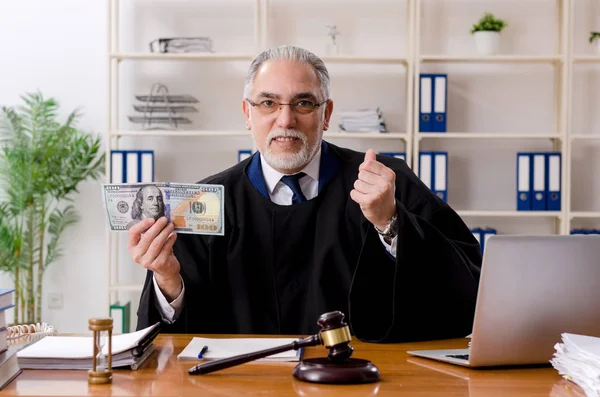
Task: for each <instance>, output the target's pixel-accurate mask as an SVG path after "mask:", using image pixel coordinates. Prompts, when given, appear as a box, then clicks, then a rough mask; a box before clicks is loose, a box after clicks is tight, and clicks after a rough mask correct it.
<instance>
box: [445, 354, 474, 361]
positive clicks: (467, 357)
mask: <svg viewBox="0 0 600 397" xmlns="http://www.w3.org/2000/svg"><path fill="white" fill-rule="evenodd" d="M446 357H452V358H460V359H461V360H467V361H468V360H469V355H468V354H446Z"/></svg>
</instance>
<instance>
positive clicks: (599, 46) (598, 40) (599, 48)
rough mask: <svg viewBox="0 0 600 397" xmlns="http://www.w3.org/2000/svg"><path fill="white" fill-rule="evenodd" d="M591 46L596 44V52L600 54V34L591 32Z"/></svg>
mask: <svg viewBox="0 0 600 397" xmlns="http://www.w3.org/2000/svg"><path fill="white" fill-rule="evenodd" d="M590 44H595V48H596V52H598V53H600V32H590Z"/></svg>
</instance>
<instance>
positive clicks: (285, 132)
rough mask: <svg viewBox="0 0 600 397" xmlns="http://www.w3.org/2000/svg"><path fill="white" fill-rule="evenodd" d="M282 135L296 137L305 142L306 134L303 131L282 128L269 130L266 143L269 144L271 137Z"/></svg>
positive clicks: (283, 136)
mask: <svg viewBox="0 0 600 397" xmlns="http://www.w3.org/2000/svg"><path fill="white" fill-rule="evenodd" d="M278 137H282V138H298V139H300V140H302V142H306V140H307V139H306V135H305V134H304V133H303V132H300V131H298V130H284V129H279V130H275V131H271V132H270V133H269V135H267V144H270V143H271V141H273V139H275V138H278Z"/></svg>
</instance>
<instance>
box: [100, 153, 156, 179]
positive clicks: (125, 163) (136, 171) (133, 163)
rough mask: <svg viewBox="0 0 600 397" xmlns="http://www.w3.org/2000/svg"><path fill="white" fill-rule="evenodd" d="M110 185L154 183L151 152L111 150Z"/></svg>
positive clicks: (152, 154)
mask: <svg viewBox="0 0 600 397" xmlns="http://www.w3.org/2000/svg"><path fill="white" fill-rule="evenodd" d="M110 160H111V161H110V182H111V183H141V182H144V183H146V182H154V151H153V150H112V151H111V152H110Z"/></svg>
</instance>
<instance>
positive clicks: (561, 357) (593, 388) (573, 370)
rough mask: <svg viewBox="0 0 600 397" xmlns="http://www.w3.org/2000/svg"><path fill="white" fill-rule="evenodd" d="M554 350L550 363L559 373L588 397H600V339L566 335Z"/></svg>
mask: <svg viewBox="0 0 600 397" xmlns="http://www.w3.org/2000/svg"><path fill="white" fill-rule="evenodd" d="M554 349H555V350H556V352H555V353H554V357H553V358H552V359H551V360H550V362H551V363H552V366H553V367H554V368H556V369H557V370H558V373H559V374H560V375H562V376H563V377H564V378H565V379H567V380H569V381H571V382H573V383H576V384H577V385H579V386H580V387H581V388H582V389H583V391H584V392H585V394H586V395H587V396H588V397H592V396H593V397H598V396H600V338H595V337H592V336H584V335H576V334H568V333H564V334H562V343H557V344H556V345H555V346H554Z"/></svg>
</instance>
